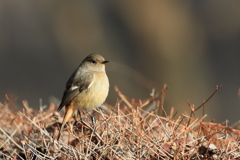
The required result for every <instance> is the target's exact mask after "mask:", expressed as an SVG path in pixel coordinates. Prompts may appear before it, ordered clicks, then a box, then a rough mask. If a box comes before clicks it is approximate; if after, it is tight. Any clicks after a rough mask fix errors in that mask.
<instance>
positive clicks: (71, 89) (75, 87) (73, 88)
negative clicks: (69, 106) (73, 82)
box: [68, 86, 78, 91]
mask: <svg viewBox="0 0 240 160" xmlns="http://www.w3.org/2000/svg"><path fill="white" fill-rule="evenodd" d="M76 89H78V86H72V87H71V88H70V89H69V90H68V91H74V90H76Z"/></svg>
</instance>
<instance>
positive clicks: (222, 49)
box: [0, 0, 240, 123]
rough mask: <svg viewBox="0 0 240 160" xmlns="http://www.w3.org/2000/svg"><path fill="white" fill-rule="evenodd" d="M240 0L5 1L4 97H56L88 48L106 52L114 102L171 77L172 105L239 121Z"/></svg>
mask: <svg viewBox="0 0 240 160" xmlns="http://www.w3.org/2000/svg"><path fill="white" fill-rule="evenodd" d="M239 43H240V1H208V0H199V1H197V0H195V1H190V0H189V1H184V2H180V1H157V0H155V1H129V0H121V1H110V0H102V1H97V0H89V1H71V2H70V1H61V0H55V1H54V0H53V1H47V0H46V1H44V0H43V1H25V0H21V1H19V0H11V1H8V0H3V1H0V66H1V68H0V73H1V78H0V87H1V89H0V101H1V102H6V99H5V94H9V95H12V97H13V100H14V102H15V103H16V104H17V105H18V106H19V108H21V107H23V106H22V104H21V101H22V100H27V101H28V102H29V105H30V107H33V108H36V109H38V108H39V105H40V103H39V101H40V99H42V102H43V104H44V105H48V104H49V103H50V102H54V103H59V100H60V99H61V97H62V93H63V90H64V87H65V83H66V81H67V80H68V78H69V77H70V75H71V74H72V72H73V71H74V69H75V68H76V67H77V66H78V65H79V64H80V63H81V61H82V60H83V58H85V57H86V56H87V55H88V54H90V53H99V54H101V55H103V56H104V57H105V59H107V60H109V61H110V62H111V63H109V64H107V74H108V75H109V79H110V83H111V88H110V94H109V97H108V99H107V102H108V103H109V104H111V105H114V104H115V102H116V100H117V98H118V96H117V94H116V93H115V91H114V89H113V86H114V85H117V86H118V87H119V89H120V90H121V91H122V92H123V94H125V95H127V96H128V97H131V98H135V99H136V100H138V99H146V98H148V97H149V96H150V95H149V94H150V92H151V89H152V88H156V90H157V91H160V89H161V88H162V86H163V84H164V83H167V84H168V86H169V88H168V90H167V94H166V105H165V107H166V110H167V111H168V112H169V107H172V106H173V107H175V109H176V110H178V111H179V112H180V113H181V112H183V111H186V110H189V108H188V105H187V103H186V101H187V100H188V101H190V103H191V104H194V105H195V106H198V105H200V104H201V103H202V102H203V100H206V99H207V98H208V97H209V96H210V95H211V94H212V92H213V91H214V90H215V85H217V84H222V85H223V86H222V88H221V90H220V91H219V92H218V93H217V94H216V95H215V96H214V97H213V98H212V99H211V100H210V102H209V103H207V104H206V106H205V107H206V113H207V114H208V119H214V118H215V119H217V121H218V122H222V121H224V120H226V119H228V120H230V121H231V123H233V122H236V121H238V120H239V111H240V106H239V105H240V102H239V98H238V96H237V92H238V89H239V86H240V44H239Z"/></svg>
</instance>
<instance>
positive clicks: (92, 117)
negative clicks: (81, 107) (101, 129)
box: [87, 111, 96, 125]
mask: <svg viewBox="0 0 240 160" xmlns="http://www.w3.org/2000/svg"><path fill="white" fill-rule="evenodd" d="M87 113H88V114H89V115H90V117H91V120H92V124H93V125H95V124H96V119H95V117H94V116H92V115H91V114H90V113H89V112H88V111H87Z"/></svg>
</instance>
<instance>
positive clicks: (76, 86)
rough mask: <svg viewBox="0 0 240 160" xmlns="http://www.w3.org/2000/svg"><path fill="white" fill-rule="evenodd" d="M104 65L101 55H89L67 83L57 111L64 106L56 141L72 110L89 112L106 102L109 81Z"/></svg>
mask: <svg viewBox="0 0 240 160" xmlns="http://www.w3.org/2000/svg"><path fill="white" fill-rule="evenodd" d="M106 63H108V61H105V59H104V58H103V57H102V56H101V55H99V54H90V55H88V56H87V57H86V58H85V59H84V60H83V61H82V63H81V64H80V65H79V67H78V68H77V69H76V70H75V71H74V72H73V74H72V76H71V77H70V78H69V80H68V81H67V84H66V89H65V91H64V93H63V97H62V101H61V104H60V105H59V107H58V109H57V111H58V112H59V111H60V110H61V109H62V108H63V107H64V106H65V115H64V118H63V122H62V126H61V128H60V132H59V135H58V139H59V138H60V136H61V132H62V130H63V128H64V125H65V124H66V122H67V121H68V120H69V118H70V117H71V116H72V114H73V112H74V110H76V109H78V110H80V111H82V110H86V111H90V110H93V109H95V108H96V107H99V106H100V105H101V104H103V102H104V101H105V100H106V98H107V95H108V90H109V81H108V77H107V75H106V72H105V64H106Z"/></svg>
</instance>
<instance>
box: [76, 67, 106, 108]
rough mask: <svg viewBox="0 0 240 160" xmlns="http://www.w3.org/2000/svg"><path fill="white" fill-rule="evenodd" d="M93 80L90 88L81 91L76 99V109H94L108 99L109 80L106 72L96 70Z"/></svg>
mask: <svg viewBox="0 0 240 160" xmlns="http://www.w3.org/2000/svg"><path fill="white" fill-rule="evenodd" d="M93 75H94V76H93V82H92V83H91V84H90V86H89V87H88V89H86V90H84V91H83V92H81V93H80V94H79V95H78V96H77V97H76V98H75V101H74V104H73V106H74V109H78V110H88V111H89V110H93V109H95V108H96V107H99V106H100V105H101V104H103V102H104V101H105V100H106V98H107V95H108V91H109V81H108V77H107V75H106V73H105V72H94V74H93Z"/></svg>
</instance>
